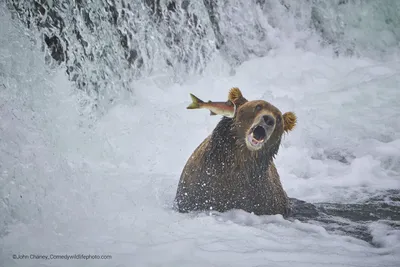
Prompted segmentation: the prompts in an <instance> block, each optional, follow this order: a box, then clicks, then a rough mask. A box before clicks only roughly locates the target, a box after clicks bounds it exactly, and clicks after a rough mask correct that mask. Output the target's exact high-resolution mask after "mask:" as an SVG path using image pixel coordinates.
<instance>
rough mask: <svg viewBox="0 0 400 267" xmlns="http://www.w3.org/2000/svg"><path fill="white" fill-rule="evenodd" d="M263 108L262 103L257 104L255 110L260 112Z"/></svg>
mask: <svg viewBox="0 0 400 267" xmlns="http://www.w3.org/2000/svg"><path fill="white" fill-rule="evenodd" d="M261 109H262V107H261V105H257V106H256V107H255V108H254V111H255V112H259V111H260V110H261Z"/></svg>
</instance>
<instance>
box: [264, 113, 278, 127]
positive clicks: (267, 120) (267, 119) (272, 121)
mask: <svg viewBox="0 0 400 267" xmlns="http://www.w3.org/2000/svg"><path fill="white" fill-rule="evenodd" d="M263 119H264V122H265V124H267V125H268V126H273V125H274V124H275V119H274V117H272V116H271V115H264V116H263Z"/></svg>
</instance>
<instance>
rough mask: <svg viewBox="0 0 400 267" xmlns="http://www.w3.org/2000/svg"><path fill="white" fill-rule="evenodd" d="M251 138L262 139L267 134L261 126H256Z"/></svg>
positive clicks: (259, 140) (260, 140)
mask: <svg viewBox="0 0 400 267" xmlns="http://www.w3.org/2000/svg"><path fill="white" fill-rule="evenodd" d="M252 136H253V139H255V140H256V141H258V142H262V141H264V139H265V137H266V136H267V133H266V131H265V129H264V127H262V126H257V127H256V128H254V130H253V132H252Z"/></svg>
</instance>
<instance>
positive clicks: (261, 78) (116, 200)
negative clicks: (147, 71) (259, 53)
mask: <svg viewBox="0 0 400 267" xmlns="http://www.w3.org/2000/svg"><path fill="white" fill-rule="evenodd" d="M0 15H1V16H0V17H1V18H0V21H1V23H0V25H2V26H1V27H0V77H1V80H0V151H1V153H0V175H1V176H0V190H1V202H0V265H1V266H7V267H12V266H121V267H122V266H296V267H297V266H307V267H308V266H360V267H361V266H362V267H367V266H393V267H394V266H398V264H399V262H400V245H399V244H400V230H399V229H398V228H395V227H394V226H393V225H391V224H387V223H386V222H384V221H375V222H369V223H367V228H368V231H369V232H370V234H371V236H372V243H371V242H370V243H369V242H366V241H363V240H360V239H356V238H354V237H351V236H346V235H343V234H340V233H333V232H328V231H327V230H326V229H324V228H323V227H322V226H321V225H319V224H318V223H312V222H310V223H304V222H300V221H289V220H285V219H283V218H282V217H281V216H279V215H276V216H255V215H252V214H249V213H245V212H243V211H229V212H227V213H224V214H213V215H210V214H207V213H201V214H179V213H177V212H175V211H174V210H173V209H172V201H173V198H174V196H175V192H176V186H177V183H178V180H179V175H180V171H181V170H182V168H183V166H184V164H185V162H186V160H187V159H188V157H189V156H190V154H191V153H192V151H193V150H194V149H195V148H196V147H197V145H198V144H199V143H200V142H201V141H203V139H204V138H205V137H206V136H207V135H208V134H210V133H211V131H212V130H213V128H214V127H215V125H216V124H217V123H218V120H219V119H220V118H218V117H217V116H209V113H208V112H207V111H204V110H186V106H187V105H188V103H189V101H190V98H189V93H193V94H195V95H196V96H198V97H200V98H201V99H204V100H208V99H212V100H225V99H226V97H227V93H228V90H229V89H230V88H231V87H233V86H237V87H239V88H240V89H241V90H242V92H243V94H244V96H245V97H246V98H248V99H265V100H267V101H270V102H271V103H273V104H274V105H275V106H277V107H278V108H279V109H280V110H281V111H283V112H286V111H293V112H295V113H296V115H297V117H298V126H297V128H296V129H295V130H294V131H293V132H292V133H290V134H288V135H287V136H285V138H284V139H283V144H282V146H281V149H280V152H279V154H278V156H277V158H276V166H277V168H278V171H279V173H280V176H281V180H282V184H283V187H284V188H285V190H286V191H287V193H288V195H289V196H291V197H296V198H298V199H302V200H306V201H309V202H312V203H317V202H334V203H362V202H363V201H365V200H368V199H371V198H373V197H376V196H381V195H385V194H386V193H387V192H388V190H400V168H399V166H400V120H398V115H399V114H400V105H398V103H399V97H400V96H399V93H398V92H399V91H398V90H399V89H398V85H399V83H400V75H399V74H400V63H399V61H398V60H397V59H396V58H393V60H391V61H386V62H381V61H379V62H378V61H376V60H373V59H368V58H351V57H340V58H333V57H332V55H331V53H330V52H329V51H327V50H323V49H320V50H318V51H316V52H311V51H308V52H307V51H304V50H302V49H299V48H296V46H295V45H290V44H288V45H287V46H283V47H278V48H274V49H271V50H270V51H269V52H268V53H267V55H266V56H264V57H260V58H255V59H251V60H249V61H246V62H245V63H243V64H241V65H240V66H238V67H237V68H235V74H234V75H233V76H232V75H230V73H231V72H230V67H228V66H227V65H226V63H224V61H223V60H222V59H220V58H215V59H214V60H215V61H214V62H213V64H209V67H208V68H207V69H206V70H205V71H204V73H203V74H202V75H199V76H193V78H191V79H189V80H187V81H186V82H185V83H183V84H177V83H174V82H173V81H171V78H170V76H168V75H163V74H162V73H157V75H150V76H148V77H144V78H141V79H139V80H136V81H132V87H133V88H136V90H135V92H134V94H130V93H129V92H126V94H125V95H123V96H121V97H120V99H119V100H118V102H117V103H116V104H115V105H114V106H113V107H112V108H110V110H109V111H107V113H105V114H104V115H103V116H99V117H98V118H97V119H96V120H94V119H92V117H91V116H90V115H92V114H90V112H91V111H90V110H89V111H87V112H86V113H85V110H84V109H82V106H80V105H81V103H83V102H85V101H91V99H90V98H88V96H87V95H86V94H85V93H84V92H80V91H77V90H74V88H75V87H74V86H75V85H74V84H73V83H72V82H71V81H69V80H68V78H67V75H66V74H65V73H64V71H63V70H60V69H57V68H56V69H50V68H48V66H47V65H46V64H45V61H44V59H43V56H42V54H41V51H40V49H39V48H38V47H37V46H35V44H34V43H33V42H31V39H29V36H27V34H25V33H24V30H23V29H22V27H20V26H19V24H18V23H17V22H15V21H14V22H12V20H11V18H10V16H9V14H8V13H7V12H6V11H5V10H1V12H0ZM93 116H94V115H93ZM94 117H95V116H94ZM387 201H389V200H387ZM397 205H398V204H397ZM389 219H390V218H389ZM50 254H54V255H73V254H85V255H87V254H91V255H111V256H112V259H104V260H95V259H89V260H77V259H76V260H74V259H70V260H61V259H59V260H43V259H19V260H18V259H13V255H50Z"/></svg>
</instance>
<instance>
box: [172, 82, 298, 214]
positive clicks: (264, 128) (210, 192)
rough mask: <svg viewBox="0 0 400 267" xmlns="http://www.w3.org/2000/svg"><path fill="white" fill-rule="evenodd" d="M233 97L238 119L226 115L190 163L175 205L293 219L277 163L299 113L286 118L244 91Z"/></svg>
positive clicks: (182, 209)
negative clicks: (285, 138)
mask: <svg viewBox="0 0 400 267" xmlns="http://www.w3.org/2000/svg"><path fill="white" fill-rule="evenodd" d="M228 98H229V100H230V101H232V102H233V103H234V104H235V105H236V108H235V114H234V117H233V118H228V117H223V118H222V119H221V120H220V121H219V123H218V124H217V126H216V127H215V129H214V130H213V132H212V133H211V134H210V135H209V136H208V137H207V138H206V139H205V140H204V141H203V142H202V143H201V144H200V145H199V146H198V147H197V148H196V150H195V151H194V152H193V154H192V155H191V156H190V158H189V159H188V161H187V163H186V165H185V167H184V169H183V171H182V174H181V177H180V181H179V184H178V188H177V193H176V197H175V201H174V202H175V207H176V208H177V210H178V211H179V212H190V211H205V210H214V211H218V212H224V211H227V210H231V209H242V210H245V211H247V212H250V213H251V212H252V213H254V214H257V215H272V214H282V215H283V216H287V215H288V213H289V212H290V206H289V205H290V204H289V199H288V197H287V195H286V192H285V190H284V189H283V187H282V184H281V182H280V178H279V174H278V172H277V170H276V167H275V164H274V162H273V160H274V157H275V155H276V154H277V153H278V150H279V146H280V143H281V139H282V136H283V134H284V133H285V132H289V131H291V130H292V129H293V128H294V126H295V125H296V122H297V118H296V116H295V114H294V113H292V112H287V113H284V114H282V113H281V111H279V109H278V108H276V107H275V106H273V105H272V104H270V103H268V102H266V101H263V100H255V101H248V100H247V99H245V98H244V97H243V96H242V93H241V92H240V90H239V89H238V88H232V89H231V91H230V93H229V97H228Z"/></svg>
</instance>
